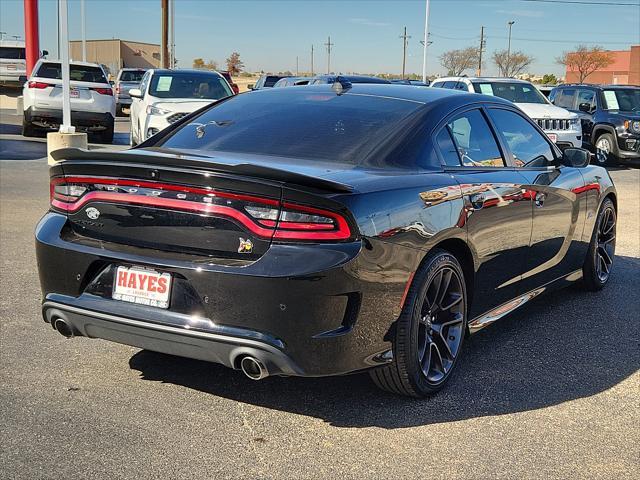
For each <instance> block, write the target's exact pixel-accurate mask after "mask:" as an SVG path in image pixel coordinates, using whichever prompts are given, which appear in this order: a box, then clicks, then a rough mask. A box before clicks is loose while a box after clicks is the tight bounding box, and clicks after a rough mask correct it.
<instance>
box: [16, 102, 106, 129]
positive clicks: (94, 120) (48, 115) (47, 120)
mask: <svg viewBox="0 0 640 480" xmlns="http://www.w3.org/2000/svg"><path fill="white" fill-rule="evenodd" d="M24 118H25V120H26V121H27V122H30V123H32V124H34V125H36V126H38V127H42V128H52V129H54V128H57V127H58V126H59V125H60V124H61V123H62V110H57V109H39V108H38V109H34V108H33V107H29V108H27V109H26V110H25V111H24ZM71 125H73V126H74V127H79V129H80V130H84V131H92V132H93V131H96V132H97V131H101V130H107V129H112V128H113V126H114V118H113V115H111V113H108V112H107V113H98V112H78V111H74V110H72V111H71Z"/></svg>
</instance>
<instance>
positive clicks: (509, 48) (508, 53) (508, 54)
mask: <svg viewBox="0 0 640 480" xmlns="http://www.w3.org/2000/svg"><path fill="white" fill-rule="evenodd" d="M514 23H516V22H515V21H514V20H512V21H510V22H509V46H508V47H507V65H506V68H507V70H511V27H513V24H514ZM503 73H504V76H505V77H506V76H507V75H508V74H509V72H503Z"/></svg>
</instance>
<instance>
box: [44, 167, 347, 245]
mask: <svg viewBox="0 0 640 480" xmlns="http://www.w3.org/2000/svg"><path fill="white" fill-rule="evenodd" d="M50 190H51V206H52V207H53V209H55V210H59V211H63V212H69V213H74V212H76V211H78V210H79V209H80V208H82V207H83V206H84V205H86V204H87V203H89V202H107V203H125V204H130V205H142V206H149V207H156V208H164V209H172V210H183V211H188V212H196V213H200V214H205V215H206V214H210V215H216V216H222V217H227V218H229V219H231V220H234V221H235V222H236V223H239V224H241V225H242V226H244V227H245V228H246V229H247V230H249V231H250V232H251V233H253V234H254V235H256V236H258V237H262V238H269V239H274V240H283V241H296V240H309V241H330V240H347V239H349V238H351V237H352V233H351V229H350V228H349V224H348V222H347V220H346V219H345V217H344V216H342V215H340V214H339V213H336V212H333V211H330V210H325V209H321V208H316V207H310V206H307V205H298V204H294V203H290V202H281V201H279V200H277V199H274V198H265V197H257V196H253V195H246V194H240V193H232V192H222V191H218V190H214V189H212V188H203V187H188V186H182V185H174V184H165V183H159V182H147V181H140V180H128V179H116V178H106V177H80V176H78V177H55V178H52V179H51V185H50Z"/></svg>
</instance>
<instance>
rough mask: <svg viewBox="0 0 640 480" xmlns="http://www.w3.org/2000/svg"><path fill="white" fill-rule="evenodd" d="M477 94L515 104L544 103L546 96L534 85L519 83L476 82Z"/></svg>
mask: <svg viewBox="0 0 640 480" xmlns="http://www.w3.org/2000/svg"><path fill="white" fill-rule="evenodd" d="M473 88H474V90H475V91H476V93H482V94H484V95H493V96H496V97H500V98H504V99H505V100H509V101H510V102H513V103H544V104H545V105H546V104H547V101H546V99H545V98H544V96H543V95H542V94H541V93H540V92H539V91H538V89H537V88H536V87H534V86H533V85H529V84H528V83H519V82H513V83H509V82H474V83H473Z"/></svg>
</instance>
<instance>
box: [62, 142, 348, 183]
mask: <svg viewBox="0 0 640 480" xmlns="http://www.w3.org/2000/svg"><path fill="white" fill-rule="evenodd" d="M51 157H53V159H54V160H56V161H58V162H60V161H65V160H84V161H87V162H117V163H122V162H127V163H129V162H130V163H143V164H147V165H151V166H166V167H193V168H199V169H204V170H210V171H215V172H222V173H231V174H235V175H242V176H249V177H257V178H265V179H268V180H275V181H277V182H283V183H288V184H295V185H300V186H303V187H312V188H316V189H319V190H324V191H328V192H335V193H350V192H353V190H354V188H353V187H352V186H351V185H347V184H344V183H340V182H334V181H331V180H326V179H324V178H317V177H311V176H309V175H303V174H302V173H296V172H289V171H286V170H281V169H278V168H271V167H265V166H262V165H255V164H251V163H238V164H234V165H228V164H225V163H216V162H215V161H214V160H215V159H212V158H211V157H208V156H205V155H197V154H193V153H188V154H183V153H180V152H172V153H166V152H159V151H148V150H127V151H117V150H85V149H81V148H61V149H59V150H54V151H53V152H51Z"/></svg>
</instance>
